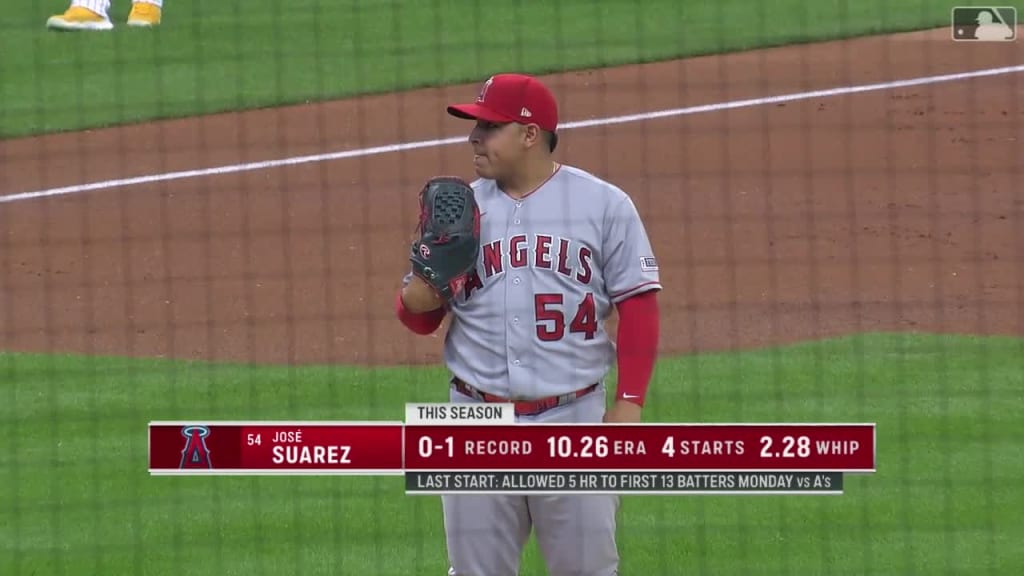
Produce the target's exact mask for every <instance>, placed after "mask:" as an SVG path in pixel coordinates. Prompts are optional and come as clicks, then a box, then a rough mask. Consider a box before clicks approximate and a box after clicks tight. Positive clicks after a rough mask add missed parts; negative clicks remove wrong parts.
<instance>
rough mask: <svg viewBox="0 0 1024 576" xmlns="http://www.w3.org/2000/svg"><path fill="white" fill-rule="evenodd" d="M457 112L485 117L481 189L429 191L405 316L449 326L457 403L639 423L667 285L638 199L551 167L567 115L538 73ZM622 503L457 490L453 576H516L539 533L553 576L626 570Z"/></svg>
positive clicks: (402, 302) (401, 306)
mask: <svg viewBox="0 0 1024 576" xmlns="http://www.w3.org/2000/svg"><path fill="white" fill-rule="evenodd" d="M448 113H449V114H451V115H453V116H456V117H458V118H463V119H468V120H473V121H475V126H474V127H473V129H472V131H471V133H470V135H469V143H470V145H471V146H472V151H473V167H474V168H475V170H476V174H477V176H479V178H478V179H477V180H475V181H474V182H472V183H471V184H466V183H465V182H463V181H462V180H459V179H458V178H452V177H439V178H434V179H431V180H430V181H429V182H428V183H427V185H426V186H425V187H424V188H423V190H422V191H421V192H420V206H421V216H420V227H419V230H420V238H419V239H418V240H416V241H415V242H413V244H412V250H411V254H410V261H411V263H412V266H411V271H409V272H408V273H407V274H406V275H405V277H404V278H403V279H402V289H401V292H400V293H399V295H398V299H397V303H396V308H397V310H396V312H397V315H398V317H399V319H400V320H401V322H402V323H403V324H404V325H405V326H406V327H408V328H409V329H410V330H412V331H413V332H415V333H417V334H430V333H432V332H434V331H435V330H437V328H438V327H439V326H440V325H441V322H442V321H443V319H444V318H445V317H446V316H450V318H451V322H450V326H449V329H448V333H447V335H446V338H445V344H444V359H445V363H446V364H447V366H448V369H449V370H450V372H451V380H450V397H451V401H452V402H514V403H515V411H516V420H517V421H518V422H552V423H576V422H578V423H596V422H602V421H604V422H639V421H640V417H641V408H642V406H643V405H644V397H645V394H646V391H647V386H648V381H649V379H650V376H651V372H652V370H653V367H654V362H655V357H656V349H657V344H658V328H659V321H658V304H657V299H656V295H657V293H658V291H660V290H661V282H660V279H659V274H658V265H657V261H656V260H655V255H654V253H653V251H652V249H651V245H650V241H649V240H648V237H647V232H646V230H645V228H644V225H643V223H642V221H641V219H640V217H639V214H638V212H637V210H636V207H635V205H634V204H633V201H632V199H631V198H630V197H629V196H628V195H627V194H626V193H625V192H624V191H622V190H621V189H619V188H618V187H616V186H614V185H612V184H610V183H608V182H605V181H603V180H602V179H600V178H598V177H596V176H594V175H593V174H590V173H588V172H586V171H584V170H581V169H578V168H574V167H570V166H566V165H562V164H559V163H558V162H555V161H554V160H553V156H552V154H553V152H554V151H555V148H556V146H557V145H558V135H557V133H556V129H557V127H558V106H557V104H556V101H555V98H554V96H553V95H552V94H551V92H550V91H549V90H548V88H547V87H545V86H544V85H543V84H542V83H541V82H540V81H539V80H537V79H536V78H533V77H530V76H525V75H520V74H499V75H496V76H493V77H491V78H490V79H489V80H487V82H485V83H484V84H483V87H482V88H481V90H480V92H479V95H478V96H477V98H476V101H475V102H473V103H470V104H460V105H453V106H449V107H448ZM613 307H614V308H615V309H616V310H617V311H618V314H619V325H618V333H617V338H616V341H617V342H616V343H613V342H612V341H611V339H610V338H609V335H608V334H607V333H606V331H605V321H606V319H607V317H608V316H609V314H610V313H611V312H612V309H613ZM616 344H617V345H616ZM615 362H617V363H618V370H619V379H618V386H617V388H616V390H615V400H614V402H613V404H612V406H611V408H610V409H607V411H606V407H607V401H606V396H605V394H606V390H605V383H604V380H605V377H606V374H607V373H608V371H609V370H610V368H611V367H612V365H613V363H615ZM618 507H619V500H618V497H617V496H613V495H550V496H549V495H537V496H525V495H489V494H486V495H474V494H469V495H446V496H444V497H443V510H444V524H445V534H446V538H447V546H448V559H449V564H450V567H449V570H448V574H449V576H516V575H517V574H518V573H519V564H520V557H521V554H522V550H523V546H524V545H525V543H526V540H527V538H528V537H529V534H530V531H531V529H535V530H536V535H537V540H538V544H539V546H540V550H541V553H542V554H543V556H544V560H545V563H546V565H547V568H548V572H549V574H551V575H552V576H570V575H573V576H612V575H615V574H618V564H619V555H618V551H617V546H616V516H617V512H618Z"/></svg>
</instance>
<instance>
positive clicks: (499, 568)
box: [441, 391, 530, 576]
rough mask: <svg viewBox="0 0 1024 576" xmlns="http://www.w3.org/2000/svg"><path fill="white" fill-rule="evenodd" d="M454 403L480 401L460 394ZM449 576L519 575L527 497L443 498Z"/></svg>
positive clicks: (525, 535)
mask: <svg viewBox="0 0 1024 576" xmlns="http://www.w3.org/2000/svg"><path fill="white" fill-rule="evenodd" d="M450 398H451V401H452V402H476V400H474V399H472V398H468V397H466V396H463V395H461V394H459V393H457V392H454V391H452V393H451V397H450ZM441 503H442V508H443V511H444V532H445V538H446V540H447V543H448V561H449V563H450V565H451V566H450V568H451V569H450V570H449V572H448V575H449V576H517V575H518V574H519V563H520V559H521V557H522V553H523V548H524V547H525V546H526V540H527V538H528V537H529V536H530V514H529V511H528V510H527V507H526V496H516V495H492V494H448V495H445V496H442V497H441Z"/></svg>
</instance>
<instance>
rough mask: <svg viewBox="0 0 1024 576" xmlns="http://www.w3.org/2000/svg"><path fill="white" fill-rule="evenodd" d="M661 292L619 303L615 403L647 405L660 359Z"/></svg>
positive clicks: (651, 291) (644, 294)
mask: <svg viewBox="0 0 1024 576" xmlns="http://www.w3.org/2000/svg"><path fill="white" fill-rule="evenodd" d="M657 293H658V290H648V291H646V292H643V293H640V294H638V295H636V296H632V297H630V298H627V299H625V300H623V301H621V302H619V303H618V305H617V308H618V312H619V327H618V336H617V337H616V354H617V360H618V372H619V379H618V387H617V389H616V391H615V399H616V400H620V399H621V400H626V401H627V402H633V403H634V404H638V405H640V406H643V405H644V400H645V398H646V396H647V386H648V384H649V383H650V380H651V375H652V374H653V373H654V363H655V361H656V360H657V357H658V331H659V318H658V297H657Z"/></svg>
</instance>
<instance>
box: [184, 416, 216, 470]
mask: <svg viewBox="0 0 1024 576" xmlns="http://www.w3.org/2000/svg"><path fill="white" fill-rule="evenodd" d="M181 435H182V436H184V437H185V448H184V449H183V450H182V451H181V465H180V466H178V468H180V469H183V470H184V469H187V468H213V463H212V462H211V461H210V449H209V448H207V447H206V437H207V436H209V435H210V429H209V428H207V427H206V426H182V428H181Z"/></svg>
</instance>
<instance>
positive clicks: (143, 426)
mask: <svg viewBox="0 0 1024 576" xmlns="http://www.w3.org/2000/svg"><path fill="white" fill-rule="evenodd" d="M1008 4H1013V5H1016V6H1017V7H1018V8H1022V7H1024V6H1022V5H1021V3H1020V2H1013V3H1008ZM82 6H83V7H85V8H86V9H91V10H92V12H90V13H89V14H92V15H91V16H90V15H89V14H86V13H83V12H81V11H77V12H76V11H70V12H68V13H65V14H63V16H62V20H61V22H63V23H62V24H61V23H58V25H60V26H62V27H64V28H75V27H78V28H90V29H89V30H81V31H75V32H59V31H55V30H48V29H47V28H46V27H45V26H44V23H45V22H46V19H47V18H48V17H49V16H51V15H54V14H58V13H60V12H61V11H62V10H65V9H66V8H68V6H67V5H65V4H62V3H61V2H59V1H57V0H53V1H47V2H43V1H42V0H34V1H31V2H24V1H22V2H7V3H6V5H5V6H4V8H3V11H2V16H3V17H2V18H0V138H2V139H0V296H2V298H0V422H2V428H0V438H2V440H0V487H2V490H0V574H3V575H14V576H27V575H44V574H45V575H80V574H81V575H84V574H132V575H142V574H145V575H172V574H173V575H177V574H190V575H206V574H209V575H217V576H223V575H226V574H246V575H251V574H267V575H270V574H273V575H284V574H294V575H300V574H301V575H309V574H360V575H363V574H380V575H384V574H403V575H406V574H424V575H429V574H438V575H440V574H445V573H446V571H447V570H448V564H447V556H448V552H447V550H446V539H445V530H444V525H443V521H442V514H441V505H440V501H439V499H438V498H437V497H432V496H419V497H415V496H406V495H405V494H403V486H404V485H403V482H402V479H401V478H394V477H382V478H373V477H290V478H267V477H226V476H225V477H186V478H163V477H161V478H155V477H151V476H149V474H148V473H147V453H148V449H147V423H148V422H150V421H154V420H189V421H194V420H246V421H247V420H334V421H345V420H353V421H364V420H401V419H402V418H403V416H404V412H403V406H404V404H405V403H406V402H444V401H447V399H448V390H449V388H448V386H447V380H446V378H447V376H448V374H447V372H446V371H445V367H444V365H443V364H442V363H441V356H440V354H441V350H442V342H443V339H444V333H445V332H444V331H445V329H446V326H443V327H442V328H441V329H439V330H438V331H437V332H435V333H434V334H433V335H432V336H416V335H414V334H412V333H411V332H410V331H408V330H406V329H405V328H404V327H403V326H402V325H401V324H400V323H399V322H398V320H397V319H396V317H395V297H396V294H397V291H398V289H399V286H400V281H401V279H402V277H403V275H404V274H405V273H407V272H408V269H409V263H408V247H409V242H410V241H411V239H412V236H411V234H412V230H413V229H414V227H415V224H416V216H417V213H418V206H417V203H416V194H417V192H418V191H419V189H420V188H421V186H422V184H423V182H425V181H426V179H428V178H429V177H432V176H435V175H442V174H446V175H447V174H451V175H458V176H461V177H465V178H472V177H474V175H473V150H472V148H471V147H470V145H469V144H468V143H467V138H468V134H469V130H470V129H471V127H472V123H471V122H466V121H464V120H459V119H455V118H452V117H451V116H449V115H447V114H446V113H445V106H446V105H447V104H449V103H452V102H471V101H473V99H474V98H475V97H476V96H477V94H478V93H479V92H480V90H481V85H482V83H483V82H484V81H485V80H486V79H487V78H488V77H490V76H491V75H492V74H495V73H499V72H527V73H533V74H536V75H537V76H538V77H539V78H541V79H542V80H543V81H544V82H545V83H546V84H547V85H548V86H549V87H550V88H551V90H552V92H554V94H555V95H556V97H557V99H558V103H559V111H560V126H559V130H558V135H559V141H558V147H557V149H556V151H555V158H556V159H557V160H558V161H559V162H563V163H565V164H567V165H570V166H575V167H578V168H580V169H582V170H586V171H589V172H591V173H593V174H595V175H597V176H599V177H601V178H606V179H607V180H609V181H610V182H612V183H613V184H615V185H616V186H619V187H621V188H622V190H624V191H625V192H626V193H627V194H629V195H630V197H631V198H632V199H633V201H634V203H635V204H636V207H637V210H638V212H639V213H640V215H641V216H642V218H643V221H644V224H645V226H646V229H647V232H648V233H649V235H650V238H651V243H652V245H653V249H654V252H655V254H656V256H657V266H659V267H660V274H661V281H662V283H663V285H664V290H662V292H661V293H660V294H659V303H660V312H661V336H660V350H661V356H660V359H659V362H658V365H657V369H656V371H655V375H654V378H653V381H652V383H651V385H650V392H649V396H648V401H647V404H646V406H645V408H644V412H643V418H644V421H648V422H873V423H877V451H878V457H877V469H878V471H877V473H875V474H871V475H866V476H862V477H854V476H851V477H847V479H846V485H845V493H844V494H843V495H841V496H834V497H811V496H762V497H752V496H744V497H738V496H737V497H729V496H714V497H704V496H672V497H668V496H625V497H624V498H623V504H622V509H621V511H620V513H619V517H618V526H617V538H618V546H617V551H618V554H619V555H620V556H621V566H620V571H621V572H622V574H650V575H660V574H666V575H667V574H751V573H757V574H778V575H791V574H825V573H828V574H881V573H886V574H945V573H949V574H954V573H970V574H1013V573H1017V572H1016V571H1015V569H1014V568H1013V567H1015V566H1017V567H1019V566H1021V565H1024V548H1022V546H1021V544H1020V542H1022V541H1024V524H1022V523H1021V521H1020V520H1019V512H1018V511H1019V510H1021V509H1024V499H1022V492H1021V490H1019V488H1018V487H1017V483H1018V480H1019V478H1021V477H1022V476H1024V458H1022V457H1021V456H1022V454H1024V445H1022V440H1021V438H1022V435H1021V434H1020V432H1021V427H1020V421H1021V419H1020V416H1019V415H1020V414H1021V413H1024V394H1022V392H1021V391H1022V390H1024V360H1022V358H1024V344H1022V342H1024V341H1022V340H1021V337H1022V336H1024V232H1022V230H1024V226H1022V225H1021V222H1022V219H1024V199H1022V198H1024V197H1022V196H1021V194H1022V190H1024V180H1022V177H1021V174H1022V160H1021V158H1022V154H1021V150H1022V142H1024V108H1022V106H1021V100H1022V96H1024V85H1022V83H1021V77H1022V73H1024V65H1022V62H1024V50H1022V46H1024V45H1022V44H1021V42H1020V41H1019V40H1017V39H1011V40H1009V41H1001V40H1002V39H1005V37H1006V36H1007V33H1008V32H1009V33H1010V34H1011V35H1012V34H1013V33H1019V32H1020V29H1019V28H1018V27H1016V22H1015V20H1016V18H1017V12H1016V10H1013V9H1011V8H991V9H980V8H978V7H968V8H961V9H953V7H952V6H950V5H947V4H942V3H935V2H931V1H927V2H925V1H915V0H890V1H888V2H881V1H878V2H866V3H865V2H825V1H814V2H810V1H799V0H777V1H774V2H759V1H756V0H742V1H740V0H729V1H724V0H723V1H719V2H689V1H685V2H684V1H680V0H646V1H641V2H626V1H620V0H607V1H600V2H599V1H596V0H595V1H580V0H573V1H568V2H550V3H545V2H539V1H537V2H526V1H522V0H520V1H515V2H483V1H480V0H475V1H473V0H459V1H455V0H449V1H441V0H408V1H400V0H392V1H372V2H370V1H365V0H364V1H359V2H356V1H349V0H329V1H328V0H292V1H289V2H281V1H273V0H250V1H248V2H237V1H236V2H211V1H209V0H207V1H199V0H168V1H167V3H166V5H164V6H163V7H162V12H161V18H160V19H159V23H158V24H157V21H156V20H155V19H154V18H155V14H156V13H155V12H154V8H155V7H153V6H150V7H146V8H142V7H136V10H142V11H143V12H145V14H142V15H140V14H139V13H137V14H136V16H135V17H134V18H136V20H137V21H136V23H139V22H138V19H140V18H141V19H142V20H143V21H145V20H146V19H147V18H148V19H149V22H150V23H151V24H156V25H154V26H150V27H141V26H129V25H128V20H129V12H130V11H132V10H133V6H132V5H131V4H130V3H129V2H126V1H125V2H122V1H119V0H114V3H113V5H112V6H111V7H110V8H109V14H108V16H107V17H106V19H105V18H104V16H103V15H102V14H99V15H97V14H96V12H97V11H99V12H102V11H103V10H104V9H105V8H106V6H105V4H104V3H103V2H85V3H83V5H82ZM147 14H148V15H147ZM143 23H144V22H143ZM106 24H109V26H107V25H106ZM1007 24H1008V25H1007ZM1001 25H1002V26H1001ZM1011 27H1012V28H1011ZM108 28H109V29H108ZM1000 34H1002V37H1000ZM977 36H981V37H983V38H985V39H987V40H972V37H977ZM563 208H564V209H562V210H558V211H557V213H551V214H550V215H548V218H546V219H544V218H541V219H540V221H538V222H535V224H536V225H538V226H540V228H542V229H543V230H541V231H550V230H556V231H565V230H569V231H566V232H562V233H564V234H565V235H566V236H567V237H568V236H572V234H574V233H575V232H572V230H573V226H577V225H579V222H578V221H577V220H574V218H573V216H574V214H575V213H576V210H577V208H578V206H577V207H575V208H574V206H573V203H572V202H570V201H568V200H567V201H566V202H565V204H564V207H563ZM484 217H485V218H486V215H485V216H484ZM577 231H578V230H577ZM534 232H536V230H533V231H528V234H532V233H534ZM532 238H533V237H532V236H528V240H529V241H530V242H532ZM552 246H555V247H557V246H558V238H557V237H556V238H554V241H553V243H552ZM531 250H532V245H531ZM504 257H505V258H512V257H515V254H514V253H506V254H504ZM530 258H531V261H533V260H532V258H533V256H532V255H531V256H530ZM554 262H555V264H556V265H557V259H556V260H555V261H554ZM509 306H510V307H509V308H508V310H507V313H506V312H500V313H499V312H496V314H495V318H494V320H493V321H494V322H496V323H501V322H506V321H507V319H506V315H516V319H517V321H518V317H519V316H523V317H524V318H526V320H527V321H529V322H531V323H532V322H533V320H535V319H536V318H535V317H533V316H531V315H534V314H535V312H536V310H535V309H534V308H533V305H532V304H530V305H529V306H522V305H520V304H517V303H516V302H511V303H510V304H509ZM614 326H615V318H614V316H613V317H612V318H611V320H610V321H609V324H608V325H607V329H608V330H609V331H610V333H611V334H613V335H614V334H615V331H614ZM492 347H493V349H494V350H497V351H501V352H502V354H504V344H503V341H501V340H500V339H497V340H495V341H494V342H492ZM582 358H583V356H582V353H576V352H574V351H573V350H572V349H570V350H568V351H567V352H565V358H564V361H565V363H566V364H567V365H570V366H577V367H578V368H577V369H579V370H583V368H584V367H585V366H583V365H582V362H583V360H582ZM582 384H584V383H581V385H582ZM608 385H609V391H612V390H614V386H615V373H614V371H613V372H612V373H611V374H610V378H609V380H608ZM609 400H610V399H609ZM494 530H496V531H497V532H498V533H501V526H500V525H497V526H495V528H494ZM506 536H507V535H506ZM602 546H604V547H607V543H602V542H599V541H593V542H591V541H588V544H587V547H586V549H583V550H579V551H578V553H579V554H580V555H588V554H595V555H596V554H599V553H600V552H601V547H602ZM561 553H562V555H563V556H564V555H565V554H566V552H565V551H564V550H563V551H561ZM548 556H551V555H550V554H549V555H548ZM522 573H523V574H546V573H547V571H546V569H545V554H543V553H542V551H541V549H540V547H539V546H538V545H537V543H536V541H535V540H534V539H533V537H531V540H530V542H528V543H527V545H526V549H525V553H524V556H523V561H522ZM479 576H484V575H479ZM486 576H503V575H500V574H497V573H493V574H487V575H486ZM595 576H596V575H595ZM602 576H603V575H602Z"/></svg>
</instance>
